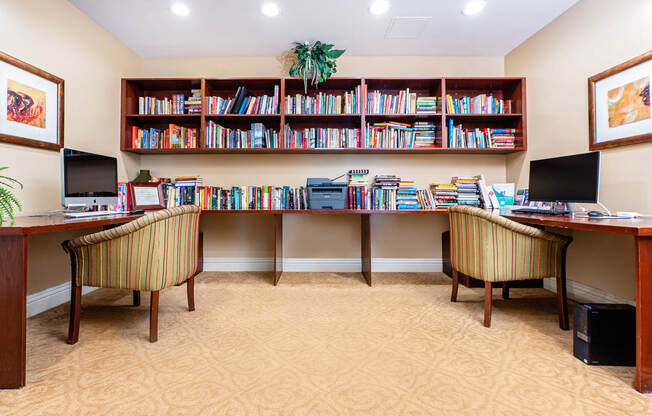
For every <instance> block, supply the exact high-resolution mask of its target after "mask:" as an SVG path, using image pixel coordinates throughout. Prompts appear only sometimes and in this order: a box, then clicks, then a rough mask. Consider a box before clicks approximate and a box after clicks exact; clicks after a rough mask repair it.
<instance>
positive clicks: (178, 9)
mask: <svg viewBox="0 0 652 416" xmlns="http://www.w3.org/2000/svg"><path fill="white" fill-rule="evenodd" d="M170 10H172V13H174V14H176V15H177V16H188V15H189V14H190V9H189V8H188V6H186V5H185V4H183V3H174V4H173V5H172V6H171V7H170Z"/></svg>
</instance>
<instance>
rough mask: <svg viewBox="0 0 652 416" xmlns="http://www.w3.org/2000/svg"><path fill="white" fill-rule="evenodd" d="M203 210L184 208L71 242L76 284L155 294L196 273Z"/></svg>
mask: <svg viewBox="0 0 652 416" xmlns="http://www.w3.org/2000/svg"><path fill="white" fill-rule="evenodd" d="M200 211H201V210H200V209H199V207H197V206H194V205H184V206H180V207H176V208H172V209H166V210H162V211H158V212H155V213H153V214H149V215H145V216H143V217H141V218H138V219H137V220H135V221H132V222H130V223H128V224H124V225H121V226H119V227H116V228H113V229H110V230H106V231H102V232H99V233H95V234H90V235H87V236H83V237H79V238H77V239H75V240H71V241H68V242H67V248H68V250H69V251H70V252H71V253H72V255H73V256H74V262H75V265H76V267H75V271H74V273H75V274H76V275H75V276H74V277H75V278H76V281H77V284H78V285H84V286H97V287H107V288H115V289H130V290H139V291H140V290H142V291H157V290H161V289H164V288H166V287H170V286H173V285H176V284H179V283H182V282H184V281H186V280H187V279H188V278H190V277H192V276H193V275H194V274H195V273H196V271H197V249H198V247H197V246H198V235H199V214H200Z"/></svg>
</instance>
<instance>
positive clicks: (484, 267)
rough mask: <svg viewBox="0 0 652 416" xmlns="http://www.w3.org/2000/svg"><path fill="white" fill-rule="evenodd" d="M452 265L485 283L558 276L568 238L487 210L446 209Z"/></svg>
mask: <svg viewBox="0 0 652 416" xmlns="http://www.w3.org/2000/svg"><path fill="white" fill-rule="evenodd" d="M449 218H450V231H451V265H452V267H453V268H454V269H455V270H457V271H458V272H460V273H464V274H466V275H467V276H471V277H473V278H476V279H480V280H484V281H488V282H506V281H510V280H530V279H542V278H544V277H559V276H560V275H561V273H562V267H563V262H562V258H563V254H564V253H563V250H565V248H566V247H567V246H568V244H570V242H571V241H572V238H571V237H567V236H563V235H559V234H553V233H549V232H546V231H543V230H539V229H537V228H533V227H529V226H527V225H523V224H519V223H517V222H515V221H511V220H509V219H507V218H504V217H501V216H500V215H498V214H494V213H491V212H489V211H486V210H483V209H480V208H475V207H468V206H454V207H451V208H450V209H449Z"/></svg>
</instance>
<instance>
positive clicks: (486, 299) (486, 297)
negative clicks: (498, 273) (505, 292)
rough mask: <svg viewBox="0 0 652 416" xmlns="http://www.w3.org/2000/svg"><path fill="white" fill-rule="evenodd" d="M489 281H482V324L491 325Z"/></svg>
mask: <svg viewBox="0 0 652 416" xmlns="http://www.w3.org/2000/svg"><path fill="white" fill-rule="evenodd" d="M491 289H493V287H492V284H491V282H484V326H486V327H487V328H489V327H491Z"/></svg>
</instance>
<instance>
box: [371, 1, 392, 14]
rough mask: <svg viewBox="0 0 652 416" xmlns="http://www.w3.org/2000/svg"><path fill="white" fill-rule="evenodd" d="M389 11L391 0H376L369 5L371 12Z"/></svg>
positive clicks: (383, 12)
mask: <svg viewBox="0 0 652 416" xmlns="http://www.w3.org/2000/svg"><path fill="white" fill-rule="evenodd" d="M388 11H389V1H387V0H376V1H375V2H373V3H371V6H369V13H371V14H385V13H387V12H388Z"/></svg>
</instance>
